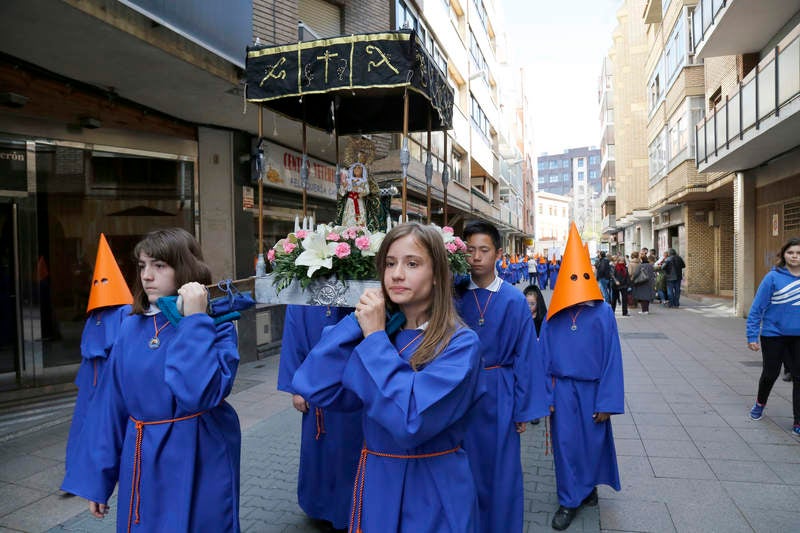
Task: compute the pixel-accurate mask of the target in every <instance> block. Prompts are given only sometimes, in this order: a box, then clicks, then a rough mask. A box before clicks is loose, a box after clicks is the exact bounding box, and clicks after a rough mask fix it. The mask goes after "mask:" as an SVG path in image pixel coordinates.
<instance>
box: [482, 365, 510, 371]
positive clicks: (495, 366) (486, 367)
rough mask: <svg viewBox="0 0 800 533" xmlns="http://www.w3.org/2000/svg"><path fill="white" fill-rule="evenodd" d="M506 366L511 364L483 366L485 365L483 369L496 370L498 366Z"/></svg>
mask: <svg viewBox="0 0 800 533" xmlns="http://www.w3.org/2000/svg"><path fill="white" fill-rule="evenodd" d="M506 366H511V365H493V366H485V367H483V369H484V370H497V369H498V368H503V367H506Z"/></svg>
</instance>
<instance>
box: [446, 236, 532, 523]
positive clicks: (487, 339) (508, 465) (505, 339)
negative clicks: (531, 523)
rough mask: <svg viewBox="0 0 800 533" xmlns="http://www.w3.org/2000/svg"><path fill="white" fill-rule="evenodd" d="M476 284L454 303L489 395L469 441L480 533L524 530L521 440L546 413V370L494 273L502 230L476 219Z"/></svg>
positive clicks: (526, 324)
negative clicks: (476, 350) (475, 348)
mask: <svg viewBox="0 0 800 533" xmlns="http://www.w3.org/2000/svg"><path fill="white" fill-rule="evenodd" d="M463 238H464V241H465V242H466V243H467V250H468V253H469V254H470V257H469V259H468V261H469V263H470V271H471V279H470V280H469V283H468V284H467V286H466V287H462V289H461V290H460V291H459V292H460V294H459V295H458V297H457V300H456V306H457V309H458V311H459V314H460V315H461V317H462V319H463V320H464V322H465V323H466V324H467V325H468V326H469V327H470V328H472V329H473V330H474V331H475V332H476V333H477V334H478V337H479V338H480V353H481V359H482V366H483V371H482V374H481V378H482V379H483V380H484V382H485V384H486V386H487V393H486V395H485V396H484V397H483V398H482V399H481V401H480V402H479V404H478V405H477V407H476V408H475V412H474V415H473V416H474V421H473V423H472V424H471V425H470V427H469V430H468V431H467V434H466V436H465V438H464V448H465V449H466V451H467V456H468V457H469V459H470V466H471V467H472V471H473V475H474V476H475V484H476V486H477V489H478V503H479V507H480V523H481V527H480V530H481V531H482V532H484V533H494V532H497V531H504V532H512V533H518V532H521V531H522V519H523V511H524V509H523V507H524V490H523V483H522V463H521V459H520V437H519V434H520V433H522V432H523V431H525V427H526V424H527V422H529V421H531V420H536V419H538V418H540V417H543V416H546V414H547V405H546V397H545V387H544V371H543V366H542V359H541V357H540V356H539V351H538V344H537V342H536V329H535V326H534V323H533V318H532V317H531V313H530V310H529V308H528V303H527V301H526V300H525V297H524V296H523V295H522V293H521V292H520V291H519V290H518V289H516V288H515V287H513V286H512V285H510V284H509V283H507V282H505V281H502V280H501V279H500V278H499V277H498V276H496V275H495V272H494V264H495V259H496V258H497V257H498V256H499V255H500V254H501V253H502V249H501V247H500V246H501V241H500V233H499V232H498V230H497V228H496V227H494V226H493V225H491V224H489V223H487V222H483V221H476V222H472V223H470V224H468V225H467V226H466V228H465V229H464V237H463Z"/></svg>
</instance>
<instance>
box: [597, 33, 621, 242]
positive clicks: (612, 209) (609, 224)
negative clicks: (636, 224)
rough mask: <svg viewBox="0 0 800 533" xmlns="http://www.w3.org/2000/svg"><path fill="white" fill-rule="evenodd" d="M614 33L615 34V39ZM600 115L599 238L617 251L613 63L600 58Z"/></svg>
mask: <svg viewBox="0 0 800 533" xmlns="http://www.w3.org/2000/svg"><path fill="white" fill-rule="evenodd" d="M616 34H617V32H616V31H615V32H614V35H615V36H616ZM597 102H598V104H599V108H600V112H599V118H600V132H601V133H600V198H599V199H598V203H599V204H600V217H601V220H600V238H599V239H598V240H599V241H600V243H602V244H603V247H604V248H606V249H608V250H610V251H613V252H616V251H617V243H616V238H617V220H616V216H617V186H616V185H617V182H616V158H615V150H616V146H615V142H616V140H615V137H614V63H613V61H612V59H611V57H610V53H609V56H606V57H604V58H603V63H602V65H601V67H600V77H599V78H598V83H597Z"/></svg>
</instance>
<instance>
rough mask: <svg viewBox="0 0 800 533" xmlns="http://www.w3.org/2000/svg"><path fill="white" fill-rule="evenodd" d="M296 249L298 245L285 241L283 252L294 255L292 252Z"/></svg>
mask: <svg viewBox="0 0 800 533" xmlns="http://www.w3.org/2000/svg"><path fill="white" fill-rule="evenodd" d="M295 248H297V245H296V244H295V243H293V242H289V241H285V242H284V243H283V251H284V252H286V253H287V254H290V253H292V250H294V249H295Z"/></svg>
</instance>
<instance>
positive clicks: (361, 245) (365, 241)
mask: <svg viewBox="0 0 800 533" xmlns="http://www.w3.org/2000/svg"><path fill="white" fill-rule="evenodd" d="M356 248H358V249H359V250H369V237H367V236H366V235H364V236H362V237H358V238H357V239H356Z"/></svg>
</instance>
